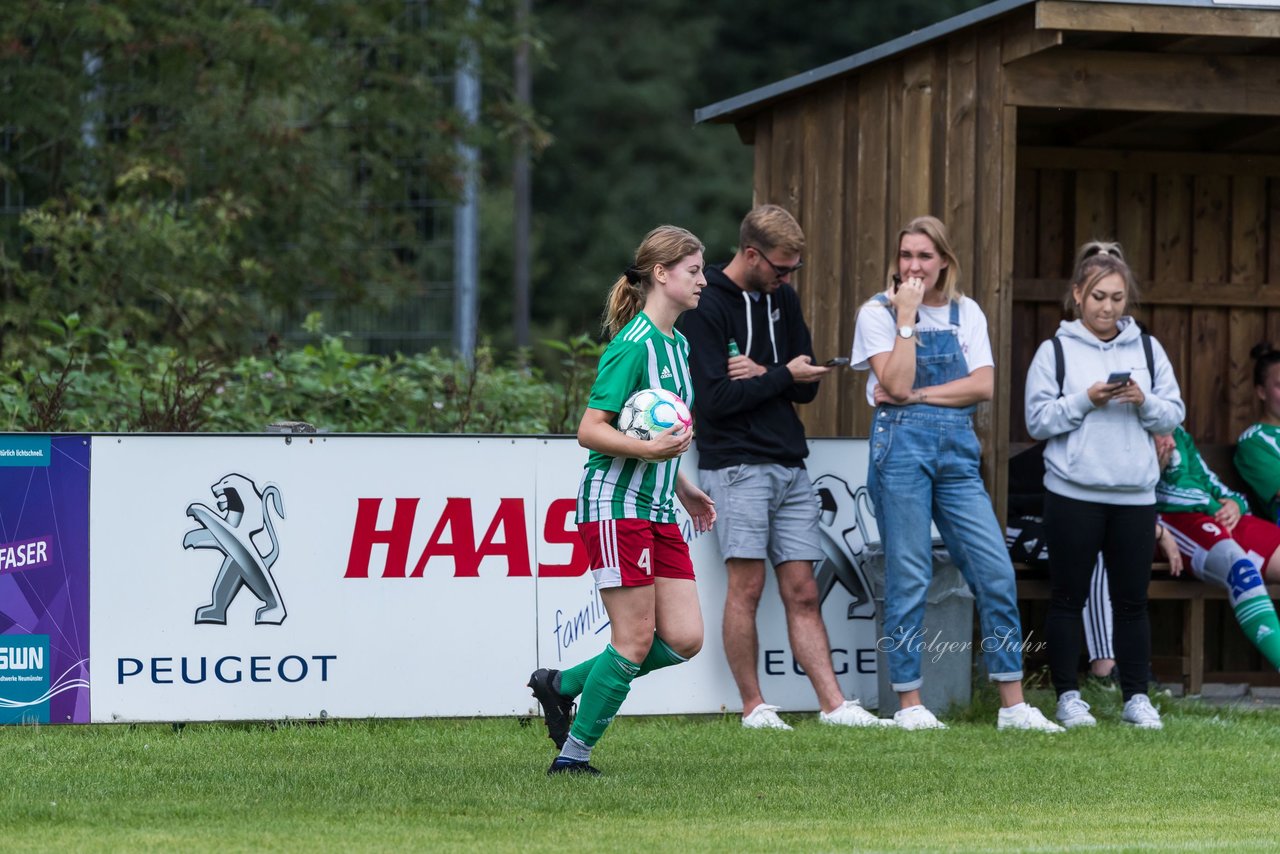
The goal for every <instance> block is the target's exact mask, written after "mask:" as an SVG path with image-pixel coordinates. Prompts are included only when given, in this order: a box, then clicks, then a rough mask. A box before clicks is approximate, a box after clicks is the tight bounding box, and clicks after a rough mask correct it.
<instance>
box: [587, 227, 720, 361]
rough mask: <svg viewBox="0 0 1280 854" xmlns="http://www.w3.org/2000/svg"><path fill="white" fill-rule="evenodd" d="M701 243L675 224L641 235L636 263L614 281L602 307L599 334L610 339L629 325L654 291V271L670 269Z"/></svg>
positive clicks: (698, 248)
mask: <svg viewBox="0 0 1280 854" xmlns="http://www.w3.org/2000/svg"><path fill="white" fill-rule="evenodd" d="M704 248H705V247H704V246H703V245H702V241H701V240H699V239H698V238H697V237H695V236H694V235H693V234H692V233H691V232H689V231H687V230H685V229H683V228H679V227H678V226H674V225H660V226H658V227H657V228H655V229H654V230H653V231H651V232H649V233H648V234H646V235H645V236H644V240H642V241H640V246H639V248H637V249H636V259H635V263H634V264H632V265H631V266H630V267H628V268H627V269H626V271H625V272H624V273H623V274H622V275H621V276H619V277H618V278H617V279H615V280H614V282H613V287H611V288H609V297H608V299H607V300H605V304H604V318H603V320H602V322H601V332H602V333H603V334H604V337H605V338H612V337H613V336H615V335H617V334H618V333H619V332H621V331H622V327H624V326H626V325H627V324H628V323H630V322H631V320H632V318H634V317H635V316H636V315H637V314H639V313H640V311H641V309H643V308H644V304H645V301H646V300H647V299H648V298H649V291H650V290H652V289H653V268H654V267H656V266H658V265H659V264H661V265H662V266H663V267H671V266H673V265H674V264H675V263H676V262H677V261H679V260H680V259H681V258H684V257H686V256H689V255H692V254H694V253H695V252H702V251H703V250H704Z"/></svg>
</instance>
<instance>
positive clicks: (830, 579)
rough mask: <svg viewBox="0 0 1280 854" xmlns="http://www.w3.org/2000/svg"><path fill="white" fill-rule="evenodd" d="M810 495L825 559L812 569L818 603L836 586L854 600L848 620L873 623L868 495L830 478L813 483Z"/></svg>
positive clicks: (830, 476)
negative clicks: (815, 507)
mask: <svg viewBox="0 0 1280 854" xmlns="http://www.w3.org/2000/svg"><path fill="white" fill-rule="evenodd" d="M813 491H814V493H815V494H816V496H817V499H818V508H819V511H820V513H821V515H820V516H819V518H818V526H819V528H820V529H821V531H822V551H823V553H824V554H825V555H826V557H824V558H823V559H822V560H821V561H820V562H819V563H818V564H817V566H816V567H815V568H814V571H815V580H816V581H817V583H818V602H819V603H821V602H825V601H826V599H827V595H828V594H830V593H831V591H832V590H833V589H835V586H836V585H837V584H839V585H840V586H842V587H843V588H844V589H845V590H847V591H848V593H849V595H850V596H852V597H853V601H852V602H850V603H849V617H848V618H849V619H850V620H870V619H873V618H874V617H875V614H876V603H875V600H874V599H872V596H871V584H870V583H869V582H868V579H867V570H868V568H869V564H870V562H871V549H872V543H873V542H874V541H873V540H872V537H871V530H870V527H869V526H868V524H867V519H868V518H871V519H874V518H875V516H874V514H873V513H872V512H871V496H870V493H868V491H867V488H866V487H865V486H859V487H858V491H857V492H854V491H852V490H850V489H849V484H848V483H846V482H845V481H844V480H842V479H841V478H838V477H836V476H835V475H831V474H824V475H822V476H821V477H819V478H818V479H817V480H815V481H814V482H813ZM864 511H865V512H864Z"/></svg>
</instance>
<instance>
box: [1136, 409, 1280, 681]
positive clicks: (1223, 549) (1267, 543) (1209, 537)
mask: <svg viewBox="0 0 1280 854" xmlns="http://www.w3.org/2000/svg"><path fill="white" fill-rule="evenodd" d="M1155 440H1156V453H1157V455H1158V457H1159V459H1160V467H1161V469H1162V473H1161V475H1160V482H1159V483H1157V484H1156V509H1157V510H1158V511H1159V513H1160V521H1161V523H1162V524H1163V525H1164V526H1165V528H1167V529H1168V530H1169V532H1170V533H1171V534H1172V535H1173V538H1174V540H1175V542H1177V544H1178V550H1179V551H1180V552H1181V553H1182V554H1183V555H1184V556H1185V558H1186V563H1187V565H1188V566H1190V567H1191V572H1192V574H1194V575H1195V577H1196V578H1198V579H1200V580H1201V581H1207V582H1209V583H1211V584H1217V585H1218V586H1220V587H1223V588H1225V589H1226V591H1227V596H1228V598H1229V599H1230V601H1231V607H1232V609H1233V610H1234V611H1235V615H1236V621H1237V622H1238V623H1240V628H1241V629H1243V630H1244V633H1245V635H1246V636H1247V637H1248V638H1249V640H1250V641H1252V642H1253V645H1254V646H1256V647H1257V648H1258V649H1259V650H1260V651H1261V652H1262V654H1263V655H1264V656H1266V658H1267V661H1270V662H1271V665H1272V666H1273V667H1276V668H1277V669H1280V621H1277V619H1276V609H1275V606H1274V605H1273V604H1272V602H1271V599H1270V598H1269V597H1268V596H1267V588H1266V585H1265V583H1264V582H1263V576H1264V575H1265V576H1266V577H1267V578H1269V579H1272V580H1280V527H1276V526H1275V525H1273V524H1272V523H1270V522H1266V521H1264V520H1262V519H1259V518H1258V517H1257V516H1250V515H1249V514H1248V513H1246V512H1245V509H1246V508H1247V507H1248V506H1249V504H1248V500H1247V499H1246V498H1245V497H1244V496H1243V495H1241V494H1240V493H1238V492H1234V491H1232V490H1230V489H1228V488H1227V486H1226V485H1225V484H1223V482H1222V481H1221V480H1219V479H1218V476H1217V475H1215V474H1214V473H1213V472H1212V471H1210V469H1209V467H1208V466H1207V465H1205V462H1204V459H1203V458H1202V457H1201V456H1200V452H1199V451H1198V450H1196V445H1195V442H1194V441H1192V439H1191V435H1190V434H1189V433H1187V431H1186V430H1183V429H1182V428H1181V427H1179V428H1177V429H1176V430H1175V431H1174V432H1173V435H1171V436H1156V437H1155ZM1173 574H1174V575H1177V574H1178V571H1177V570H1176V569H1175V570H1174V572H1173Z"/></svg>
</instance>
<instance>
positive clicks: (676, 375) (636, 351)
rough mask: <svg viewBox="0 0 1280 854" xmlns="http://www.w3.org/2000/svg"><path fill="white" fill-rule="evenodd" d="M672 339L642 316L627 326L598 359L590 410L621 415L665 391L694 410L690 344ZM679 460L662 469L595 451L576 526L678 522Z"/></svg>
mask: <svg viewBox="0 0 1280 854" xmlns="http://www.w3.org/2000/svg"><path fill="white" fill-rule="evenodd" d="M674 332H675V336H674V337H671V338H669V337H667V336H666V335H663V334H662V333H661V332H659V331H658V327H656V326H654V325H653V321H651V320H650V319H649V318H648V317H646V316H645V314H644V312H640V313H639V314H637V315H636V316H635V317H633V318H632V319H631V322H630V323H628V324H627V325H626V326H624V327H623V328H622V329H621V330H620V331H619V332H618V334H617V335H615V336H614V337H613V340H612V341H610V342H609V346H608V347H607V348H606V349H605V351H604V355H603V356H601V357H600V367H599V368H598V369H597V370H596V381H595V384H594V385H593V386H591V397H590V399H589V400H588V401H587V406H588V407H590V408H591V409H599V410H601V411H602V412H612V413H614V418H613V426H614V427H617V426H618V418H617V413H618V412H619V411H621V409H622V405H623V404H624V403H626V402H627V398H629V397H631V395H632V394H633V393H635V392H636V391H639V390H640V389H642V388H665V389H666V390H667V391H671V392H675V393H676V394H677V395H679V396H680V398H681V399H682V400H684V402H685V403H686V404H688V405H689V407H690V409H692V407H693V381H692V380H691V379H690V378H689V342H688V340H686V339H685V337H684V336H683V335H681V334H680V332H679V331H678V330H674ZM679 470H680V458H679V457H676V458H675V459H673V460H667V461H666V462H662V463H647V462H645V461H644V460H636V459H629V458H623V457H611V456H609V455H607V454H602V453H600V452H599V451H592V452H591V455H590V456H589V457H588V458H587V464H586V466H585V467H584V469H583V472H582V482H581V484H580V485H579V486H578V516H577V518H578V521H579V522H598V521H600V520H601V519H648V520H649V521H651V522H675V520H676V513H675V494H676V473H677V472H679Z"/></svg>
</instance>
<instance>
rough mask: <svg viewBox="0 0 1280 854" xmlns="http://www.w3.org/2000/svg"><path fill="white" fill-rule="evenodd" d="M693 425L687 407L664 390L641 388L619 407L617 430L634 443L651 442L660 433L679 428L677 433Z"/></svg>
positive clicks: (678, 398) (676, 397)
mask: <svg viewBox="0 0 1280 854" xmlns="http://www.w3.org/2000/svg"><path fill="white" fill-rule="evenodd" d="M691 424H693V416H692V415H690V414H689V407H688V406H685V403H684V401H683V400H681V399H680V397H679V395H677V394H676V393H675V392H670V391H667V390H666V389H665V388H642V389H640V390H639V391H637V392H636V393H635V394H633V395H631V397H629V398H627V402H626V403H624V404H622V411H621V412H619V413H618V429H619V430H621V431H622V432H623V433H626V434H627V435H628V436H634V437H636V438H637V439H645V440H648V439H652V438H653V437H654V436H656V435H657V434H659V433H661V432H662V431H663V430H666V429H667V428H669V427H671V426H673V425H679V427H680V430H677V431H676V432H677V433H678V432H680V431H681V430H684V429H685V428H687V427H689V426H690V425H691Z"/></svg>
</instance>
